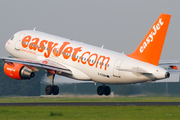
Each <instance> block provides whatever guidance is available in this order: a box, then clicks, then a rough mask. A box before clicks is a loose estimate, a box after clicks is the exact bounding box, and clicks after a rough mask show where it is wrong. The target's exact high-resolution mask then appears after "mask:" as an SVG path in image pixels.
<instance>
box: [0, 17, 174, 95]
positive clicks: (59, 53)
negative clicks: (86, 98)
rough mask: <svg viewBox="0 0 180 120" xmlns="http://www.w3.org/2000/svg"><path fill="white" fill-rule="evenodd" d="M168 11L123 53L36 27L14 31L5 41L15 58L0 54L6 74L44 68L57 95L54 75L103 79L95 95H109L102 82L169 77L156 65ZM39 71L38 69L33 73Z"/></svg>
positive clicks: (19, 75) (26, 75)
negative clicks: (134, 45) (48, 32)
mask: <svg viewBox="0 0 180 120" xmlns="http://www.w3.org/2000/svg"><path fill="white" fill-rule="evenodd" d="M170 17H171V15H167V14H161V15H160V16H159V18H158V19H157V20H156V22H155V23H154V25H153V26H152V27H151V29H150V30H149V32H148V33H147V35H146V36H145V38H144V39H143V40H142V42H141V43H140V44H139V46H138V47H137V49H136V50H135V51H134V52H133V53H131V54H129V55H125V54H122V53H119V52H114V51H111V50H107V49H104V48H103V47H102V48H100V47H95V46H92V45H88V44H85V43H82V42H78V41H75V40H71V39H66V38H62V37H58V36H54V35H50V34H47V33H43V32H39V31H35V30H23V31H20V32H17V33H15V34H14V35H13V37H12V38H11V39H9V40H8V41H7V43H6V45H5V48H6V50H7V51H8V52H9V54H11V55H12V56H13V57H14V58H5V57H1V58H0V59H2V60H3V61H4V62H5V65H4V71H5V74H6V75H7V76H9V77H11V78H13V79H17V80H22V79H31V78H32V77H34V76H35V73H36V72H38V71H39V70H40V69H44V70H46V71H47V78H49V80H50V82H51V85H48V86H46V88H45V92H46V94H47V95H50V94H53V95H57V94H58V93H59V88H58V86H57V85H54V76H55V75H56V74H57V75H62V76H66V77H70V78H74V79H77V80H83V81H94V82H95V83H96V82H98V83H102V86H99V87H98V88H97V94H98V95H103V94H104V95H109V94H110V92H111V89H110V87H109V86H106V85H105V84H132V83H141V82H148V81H156V80H160V79H164V78H168V77H169V76H170V73H169V72H168V71H167V70H165V69H163V68H161V67H159V66H158V63H159V59H160V55H161V51H162V48H163V44H164V40H165V36H166V32H167V29H168V25H169V21H170ZM36 74H38V73H36Z"/></svg>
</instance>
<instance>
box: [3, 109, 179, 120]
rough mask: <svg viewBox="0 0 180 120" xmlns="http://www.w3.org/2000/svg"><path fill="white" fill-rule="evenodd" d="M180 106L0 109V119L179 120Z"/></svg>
mask: <svg viewBox="0 0 180 120" xmlns="http://www.w3.org/2000/svg"><path fill="white" fill-rule="evenodd" d="M179 111H180V107H178V106H114V107H112V106H111V107H110V106H101V107H97V106H88V107H87V106H78V107H77V106H55V107H53V106H37V107H27V106H25V107H16V106H11V107H10V106H7V107H0V119H1V120H3V119H9V120H24V119H27V120H36V119H40V120H51V119H52V120H57V119H58V120H67V119H71V120H74V119H78V120H123V119H124V120H132V119H134V120H152V119H153V120H154V119H158V120H173V119H174V120H179V119H180V114H179Z"/></svg>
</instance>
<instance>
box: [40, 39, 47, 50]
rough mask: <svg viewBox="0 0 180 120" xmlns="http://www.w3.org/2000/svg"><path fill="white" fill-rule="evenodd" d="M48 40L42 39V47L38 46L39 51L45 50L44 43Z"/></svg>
mask: <svg viewBox="0 0 180 120" xmlns="http://www.w3.org/2000/svg"><path fill="white" fill-rule="evenodd" d="M47 42H48V41H47V40H42V41H41V42H40V47H38V51H39V52H43V51H44V48H45V45H44V44H47Z"/></svg>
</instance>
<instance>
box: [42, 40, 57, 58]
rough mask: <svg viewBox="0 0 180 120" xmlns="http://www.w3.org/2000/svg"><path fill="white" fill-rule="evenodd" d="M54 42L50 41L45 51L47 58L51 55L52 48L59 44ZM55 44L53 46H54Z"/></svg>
mask: <svg viewBox="0 0 180 120" xmlns="http://www.w3.org/2000/svg"><path fill="white" fill-rule="evenodd" d="M53 44H54V42H51V41H50V42H48V49H47V52H45V53H44V57H46V58H48V57H49V56H50V54H51V51H52V49H53V48H54V47H55V46H56V45H58V43H55V44H54V45H53ZM52 45H53V46H52Z"/></svg>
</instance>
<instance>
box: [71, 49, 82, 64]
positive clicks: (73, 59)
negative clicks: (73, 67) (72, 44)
mask: <svg viewBox="0 0 180 120" xmlns="http://www.w3.org/2000/svg"><path fill="white" fill-rule="evenodd" d="M81 48H82V47H78V48H74V52H73V56H72V61H76V60H77V58H76V57H75V56H76V55H77V53H78V52H81V51H82V50H81Z"/></svg>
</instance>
